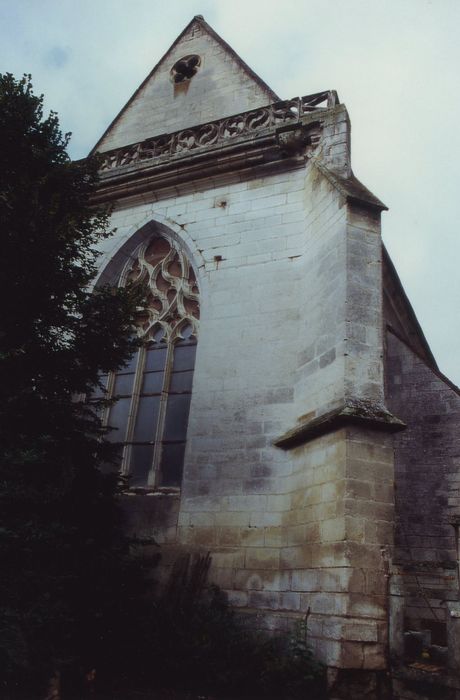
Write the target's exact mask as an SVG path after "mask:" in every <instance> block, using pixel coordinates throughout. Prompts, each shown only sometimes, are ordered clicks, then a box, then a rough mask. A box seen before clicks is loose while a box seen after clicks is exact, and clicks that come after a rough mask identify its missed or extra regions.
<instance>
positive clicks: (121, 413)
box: [107, 399, 131, 442]
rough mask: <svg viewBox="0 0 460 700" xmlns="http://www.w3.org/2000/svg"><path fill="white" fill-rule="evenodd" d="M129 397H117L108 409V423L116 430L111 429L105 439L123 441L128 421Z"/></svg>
mask: <svg viewBox="0 0 460 700" xmlns="http://www.w3.org/2000/svg"><path fill="white" fill-rule="evenodd" d="M130 403H131V399H118V400H117V401H116V402H115V403H114V404H113V406H112V407H111V409H110V414H109V420H108V425H109V426H110V427H111V428H117V430H111V431H110V432H109V433H108V434H107V439H108V440H111V441H112V442H123V440H124V439H125V434H126V424H127V422H128V413H129V405H130Z"/></svg>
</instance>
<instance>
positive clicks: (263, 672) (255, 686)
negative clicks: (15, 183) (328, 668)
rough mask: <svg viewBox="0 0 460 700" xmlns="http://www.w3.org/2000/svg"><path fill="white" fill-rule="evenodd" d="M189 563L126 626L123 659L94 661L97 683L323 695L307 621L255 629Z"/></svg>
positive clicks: (285, 698) (202, 693)
mask: <svg viewBox="0 0 460 700" xmlns="http://www.w3.org/2000/svg"><path fill="white" fill-rule="evenodd" d="M197 566H198V567H200V566H201V564H200V560H196V561H195V563H194V565H193V566H191V567H190V569H189V573H188V574H187V573H186V574H185V575H184V574H183V572H182V575H180V576H177V573H178V572H177V571H173V574H172V580H173V584H174V582H175V584H176V585H172V586H171V585H170V586H168V588H167V589H166V591H165V592H164V593H163V594H162V595H161V596H160V597H159V598H158V599H157V600H156V601H155V602H154V603H150V604H146V606H145V610H144V616H143V621H142V623H141V625H136V624H133V625H132V626H131V627H130V628H128V629H127V635H128V636H127V638H125V641H124V645H125V646H124V648H125V649H130V650H131V651H129V652H128V653H127V654H126V655H125V657H124V667H123V665H119V664H116V665H115V664H114V663H110V664H109V665H108V667H107V668H106V669H100V672H101V673H100V677H99V687H100V688H101V689H103V688H104V687H106V688H107V687H112V689H113V690H116V689H118V690H119V689H120V687H121V688H124V689H131V690H132V689H137V690H140V689H148V690H149V691H150V692H155V691H160V690H162V689H167V690H171V689H175V690H177V691H179V692H183V693H184V694H190V695H189V696H190V697H195V696H196V697H208V696H209V697H213V698H219V699H221V698H222V699H223V698H227V697H228V698H233V699H234V698H238V699H239V700H240V699H241V700H243V698H247V699H249V698H250V699H251V700H254V699H255V698H259V697H260V698H262V697H263V698H265V699H266V698H273V699H275V698H276V700H294V699H300V698H302V699H303V700H306V698H312V700H313V698H314V699H315V700H321V698H323V697H326V696H325V680H326V679H325V668H324V667H323V666H322V665H321V664H320V663H319V662H317V661H316V660H315V658H314V656H313V654H312V652H311V650H310V649H309V647H308V638H307V634H308V630H307V621H306V620H302V621H301V622H299V623H297V625H296V626H295V628H294V629H293V631H292V632H291V633H290V634H289V635H277V636H273V635H268V634H266V633H262V632H255V631H254V627H255V626H256V625H257V622H258V621H257V620H254V618H244V617H242V616H241V615H239V614H238V613H236V612H235V610H234V609H232V608H231V607H230V606H229V604H228V601H227V597H226V595H225V594H224V593H223V592H222V591H221V590H220V589H219V588H217V587H216V586H209V587H207V586H205V585H204V579H205V575H201V576H198V577H197V576H196V575H195V573H196V568H197ZM202 573H203V570H202ZM204 573H205V572H204ZM197 578H198V580H197ZM260 622H261V620H259V623H260ZM114 668H119V669H122V668H124V672H122V673H121V674H116V673H115V674H114V672H113V670H114ZM109 697H110V696H109ZM153 697H154V696H153Z"/></svg>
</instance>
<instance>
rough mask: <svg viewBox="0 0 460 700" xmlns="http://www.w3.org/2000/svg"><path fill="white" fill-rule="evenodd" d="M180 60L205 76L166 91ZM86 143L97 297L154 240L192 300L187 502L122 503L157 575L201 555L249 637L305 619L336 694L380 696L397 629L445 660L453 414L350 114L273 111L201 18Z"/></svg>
mask: <svg viewBox="0 0 460 700" xmlns="http://www.w3.org/2000/svg"><path fill="white" fill-rule="evenodd" d="M185 53H186V54H187V55H198V56H199V57H200V61H201V62H200V63H199V65H198V64H197V65H198V68H197V72H196V74H195V75H194V76H193V77H192V78H191V79H190V82H189V83H188V84H186V85H182V87H180V85H179V87H177V85H176V84H175V83H174V76H175V75H176V74H175V73H174V71H175V70H176V68H174V66H176V63H177V59H179V58H180V57H181V56H182V54H184V55H185ZM176 67H177V66H176ZM171 71H172V72H171ZM171 76H172V79H171ZM325 96H326V97H325ZM324 99H326V101H327V102H326V103H325V104H322V103H321V104H322V106H321V107H320V102H321V101H322V100H324ZM302 100H304V98H302ZM269 103H270V104H269ZM264 105H265V106H266V107H265V108H264V109H265V111H264V110H263V109H262V110H260V108H262V107H263V106H264ZM248 110H252V112H251V113H249V112H248ZM296 110H297V111H296ZM277 115H278V116H277ZM257 119H262V120H263V119H266V120H268V121H267V122H260V123H258V122H257ZM251 120H252V122H251ZM277 120H278V122H277ZM290 120H292V121H293V123H292V128H291V126H289V128H287V127H286V121H290ZM256 122H257V123H256ZM261 123H262V124H264V125H265V126H263V128H262V127H261V126H260V124H261ZM251 124H252V126H251ZM238 125H240V126H238ZM189 127H190V129H189ZM307 127H308V129H307ZM232 129H234V131H232ZM250 129H253V131H252V132H251V133H249V131H250ZM305 129H307V131H308V138H307V131H306V130H305ZM315 129H316V131H315ZM185 130H188V132H187V133H188V135H187V133H186V131H185ZM216 130H217V131H216ZM173 132H174V133H173ZM161 134H164V136H165V140H164V144H166V143H167V144H169V145H168V149H169V150H167V151H165V152H164V153H162V152H160V151H161V147H162V146H161V144H162V143H163V141H162V139H163V137H161V139H158V138H157V137H158V136H159V135H161ZM207 135H208V136H209V138H210V139H211V136H212V135H213V136H212V139H211V140H210V141H209V142H208V141H206V139H207V138H208V136H207ZM151 137H152V141H151V143H150V146H149V142H148V139H150V138H151ZM153 137H155V138H154V139H153ZM211 141H212V142H211ZM150 147H151V153H149V152H148V149H149V148H150ZM99 148H100V149H101V150H103V151H104V152H106V164H105V166H104V167H105V170H104V175H103V184H102V186H101V190H100V193H99V194H100V201H104V202H108V201H111V202H112V203H113V212H112V215H111V219H112V224H113V226H114V228H115V229H116V230H115V232H114V235H113V236H112V238H110V239H108V240H107V241H106V242H105V248H104V251H103V252H104V256H103V259H102V264H101V276H100V282H101V283H103V282H108V283H118V280H119V279H120V274H121V272H122V270H123V269H124V266H125V263H126V260H127V259H128V260H129V259H130V258H131V257H132V256H133V253H134V252H135V251H136V249H137V248H138V246H141V245H143V244H145V243H147V241H149V240H150V239H151V238H152V237H164V238H166V239H167V240H169V241H174V243H175V244H176V245H177V246H178V247H179V248H180V250H181V251H183V253H184V256H186V258H187V260H188V261H189V263H190V265H191V266H192V268H193V270H194V271H195V275H196V280H197V284H198V287H199V293H200V294H199V296H200V316H201V318H200V330H199V339H198V346H197V359H196V366H195V374H194V380H193V391H192V400H191V409H190V415H189V422H188V433H187V447H186V453H185V464H184V475H183V479H182V484H181V488H180V490H179V489H176V490H174V489H173V490H172V491H170V492H168V493H161V492H159V491H158V490H157V491H156V492H155V491H153V493H152V494H149V495H146V494H144V495H141V494H140V493H137V494H132V495H130V496H126V497H125V499H124V505H125V506H126V514H127V516H126V517H127V522H128V523H129V527H130V529H131V531H132V532H134V533H136V534H138V535H140V536H142V537H143V538H145V540H146V541H148V542H149V543H150V546H154V545H153V544H152V543H154V542H158V543H160V544H161V545H162V553H163V560H162V568H161V571H160V572H159V575H160V577H162V580H166V579H167V576H168V575H169V574H170V571H171V568H172V566H173V563H174V560H175V558H177V556H178V555H179V553H180V552H183V551H184V550H185V551H190V552H202V553H204V552H208V551H209V552H210V553H211V556H212V565H211V569H210V579H211V581H213V582H215V583H217V584H218V585H220V586H221V587H222V588H223V589H224V590H225V591H226V592H227V594H228V595H229V600H230V602H231V603H232V604H233V605H235V606H236V607H238V608H239V609H241V610H243V611H244V612H246V613H248V614H251V615H252V619H254V620H257V624H258V625H259V626H261V627H263V628H265V629H266V630H269V631H273V630H277V629H278V630H284V631H287V630H288V629H289V628H290V627H292V624H293V622H295V620H298V619H305V617H307V619H308V635H309V643H310V644H311V646H312V648H313V650H314V651H315V653H316V654H317V655H318V657H319V658H320V659H321V660H322V661H324V662H325V663H326V664H328V666H329V667H330V669H335V671H331V672H330V681H331V692H332V693H333V695H332V696H331V697H337V698H353V699H354V698H358V697H360V698H361V697H362V698H377V697H378V698H380V699H383V698H386V697H389V695H388V692H389V691H388V686H387V680H388V677H387V676H386V675H385V673H384V670H385V669H386V668H387V665H388V660H389V657H390V653H389V652H390V649H389V646H388V640H389V639H390V643H391V649H392V651H393V655H394V656H395V657H397V658H401V655H402V644H403V636H402V635H403V632H404V620H405V621H406V622H405V624H406V628H407V626H408V625H409V626H411V625H412V626H413V627H414V628H415V629H414V630H413V631H414V632H421V630H423V629H429V630H430V634H431V635H432V645H431V646H433V645H434V646H438V647H439V648H440V649H442V648H444V646H443V637H442V632H443V631H444V636H445V633H446V603H445V601H452V600H454V599H455V596H456V585H457V584H456V581H457V579H456V575H457V571H456V558H457V550H456V542H455V537H454V526H455V527H457V528H458V527H459V526H460V476H459V466H460V465H459V463H458V455H459V453H460V443H459V437H458V435H459V433H458V430H457V429H456V428H455V426H457V425H458V420H459V414H460V408H459V397H458V394H457V393H455V391H454V389H453V388H452V386H451V385H449V383H446V382H445V381H444V379H443V378H442V377H440V376H439V373H437V372H436V368H435V366H434V364H433V362H434V361H433V358H432V355H431V354H430V351H429V348H428V346H427V344H426V341H425V339H424V338H423V334H422V333H421V331H420V328H419V327H418V324H417V322H416V319H415V316H414V315H413V312H412V310H411V309H410V305H409V304H408V302H407V299H406V298H405V295H404V292H403V291H402V287H401V286H400V283H399V281H398V280H397V276H395V272H394V270H392V267H391V263H390V261H389V259H388V256H387V255H386V254H385V253H384V251H383V249H382V243H381V237H380V211H381V210H382V208H384V205H382V203H381V202H379V200H377V198H375V197H374V196H373V195H372V194H371V193H370V192H369V191H368V190H366V188H365V187H364V186H363V185H361V183H359V182H358V181H357V180H356V178H355V177H354V176H353V174H352V171H351V163H350V125H349V120H348V115H347V112H346V109H345V107H344V106H343V105H340V104H338V99H337V96H336V94H335V93H333V91H329V92H326V93H321V94H320V93H319V94H318V95H316V96H314V95H313V96H310V102H308V104H307V103H306V102H302V101H300V102H299V101H297V102H296V101H286V102H283V103H279V102H276V100H275V97H274V96H273V93H271V91H270V90H269V89H268V88H267V86H265V85H264V84H263V83H262V81H260V79H258V78H257V76H255V75H254V74H253V73H252V72H251V71H250V70H249V69H248V68H247V67H246V66H245V65H244V64H242V62H241V61H240V60H239V59H238V57H236V56H235V55H234V53H233V52H232V51H231V50H230V49H228V47H226V45H224V44H223V43H222V42H221V40H220V39H219V38H216V36H215V35H214V34H213V32H212V30H209V28H208V27H207V25H205V24H204V23H203V22H202V21H201V20H197V21H194V22H192V23H191V24H190V25H189V26H188V27H187V28H186V30H185V32H184V33H183V35H181V37H180V38H179V40H178V42H176V43H175V44H174V45H173V47H172V48H171V50H170V52H168V53H167V54H166V56H165V57H164V58H163V59H162V61H161V62H160V64H159V65H158V67H157V69H156V70H155V71H154V73H153V74H152V75H151V76H149V77H148V79H147V81H146V82H145V83H144V84H143V86H141V89H140V90H139V91H138V92H137V93H136V94H135V96H134V98H133V100H132V101H131V102H130V103H129V104H128V106H127V108H126V109H125V110H124V111H123V112H122V113H121V114H120V116H119V118H117V120H116V121H115V122H114V123H113V125H112V126H111V127H110V129H109V130H108V132H107V133H106V134H105V136H104V137H103V139H102V140H101V142H100V143H99ZM165 148H166V146H165ZM110 149H116V150H115V151H113V152H112V151H111V152H110V153H107V152H108V151H110ZM158 149H160V151H159V150H158ZM165 274H166V275H167V274H168V273H167V270H165ZM382 277H384V286H383V285H382ZM384 314H385V315H384ZM386 323H390V324H392V327H393V330H394V333H390V334H387V338H386V341H385V342H386V358H384V329H385V324H386ZM395 333H397V334H398V335H399V336H400V337H402V338H403V339H404V342H403V341H401V340H399V339H398V337H397V336H396V335H395ZM409 346H410V347H409ZM384 375H385V378H386V385H385V383H384ZM406 426H407V429H406V430H403V429H404V428H406ZM398 431H402V432H398ZM152 439H153V438H152ZM395 506H396V507H395ZM395 526H396V542H395ZM395 544H396V548H395V547H394V545H395ZM430 617H431V618H433V619H431V622H430V621H429V619H428V618H430ZM434 617H435V618H436V619H434ZM390 619H391V625H390V629H388V627H389V621H390ZM447 619H448V622H449V624H450V627H449V630H450V631H449V636H450V638H452V639H453V638H454V637H455V634H456V632H455V630H456V627H455V624H454V623H453V622H452V620H451V619H450V618H447ZM452 619H453V618H452ZM452 635H453V636H452ZM435 638H436V639H435ZM452 643H453V642H452V641H451V643H450V644H451V645H452ZM443 653H444V652H439V658H441V657H442V656H443ZM449 659H450V660H451V661H450V663H451V664H452V665H456V664H457V660H456V657H455V654H452V652H451V653H450V656H449ZM452 659H454V661H452ZM401 697H406V696H401ZM407 697H409V696H407Z"/></svg>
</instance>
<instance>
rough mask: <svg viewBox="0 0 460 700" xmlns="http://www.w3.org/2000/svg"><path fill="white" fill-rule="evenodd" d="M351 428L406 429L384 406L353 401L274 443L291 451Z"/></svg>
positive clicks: (312, 420) (301, 424)
mask: <svg viewBox="0 0 460 700" xmlns="http://www.w3.org/2000/svg"><path fill="white" fill-rule="evenodd" d="M349 426H361V427H364V428H373V429H374V430H383V431H386V432H389V433H395V432H398V431H400V430H404V429H405V428H406V424H405V423H403V421H401V420H399V418H396V416H394V415H393V414H392V413H390V412H389V411H387V410H386V409H385V408H383V407H382V406H376V405H374V404H372V403H370V402H368V401H363V400H350V401H348V402H346V403H344V404H343V405H342V406H339V407H338V408H336V409H334V410H332V411H328V412H327V413H323V414H322V415H320V416H317V417H315V418H313V419H311V420H308V421H305V422H303V423H300V424H299V425H296V426H295V427H294V428H292V429H291V430H288V431H287V432H286V433H284V435H281V436H280V437H279V438H278V439H277V440H275V441H274V443H273V444H274V445H275V446H276V447H281V448H282V449H284V450H289V449H291V448H293V447H298V446H299V445H303V444H304V443H307V442H309V441H310V440H313V439H314V438H317V437H320V436H321V435H325V434H327V433H331V432H334V431H336V430H340V429H341V428H346V427H349Z"/></svg>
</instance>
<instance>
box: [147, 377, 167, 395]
mask: <svg viewBox="0 0 460 700" xmlns="http://www.w3.org/2000/svg"><path fill="white" fill-rule="evenodd" d="M163 378H164V374H163V372H145V373H144V378H143V380H142V393H143V394H159V393H160V392H161V390H162V388H163Z"/></svg>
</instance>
